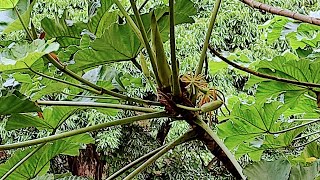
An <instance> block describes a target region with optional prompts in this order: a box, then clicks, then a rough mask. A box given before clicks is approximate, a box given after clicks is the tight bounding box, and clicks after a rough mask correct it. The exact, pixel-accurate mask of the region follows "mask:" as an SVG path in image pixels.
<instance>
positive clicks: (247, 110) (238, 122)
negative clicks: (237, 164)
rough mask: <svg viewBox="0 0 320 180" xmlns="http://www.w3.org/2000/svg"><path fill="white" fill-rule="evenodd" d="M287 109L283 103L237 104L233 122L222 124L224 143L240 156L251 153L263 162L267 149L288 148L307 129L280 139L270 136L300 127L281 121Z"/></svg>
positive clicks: (290, 132) (220, 130)
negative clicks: (261, 158)
mask: <svg viewBox="0 0 320 180" xmlns="http://www.w3.org/2000/svg"><path fill="white" fill-rule="evenodd" d="M287 109H288V106H285V105H284V104H282V103H280V102H272V103H264V104H257V103H256V104H253V105H246V104H240V103H237V104H235V105H234V106H233V111H232V112H231V116H230V119H229V120H228V121H227V122H225V123H223V124H220V125H218V135H219V137H221V138H225V141H224V143H225V144H226V146H227V147H228V148H230V149H235V151H236V157H241V156H242V155H244V154H249V156H250V157H252V158H253V159H254V160H259V159H260V156H261V153H262V152H263V151H264V150H266V149H274V148H281V147H286V146H288V145H290V144H291V143H292V141H293V139H294V138H295V137H296V136H297V135H298V134H299V133H301V132H302V131H303V130H304V128H303V127H302V128H298V129H296V130H292V131H288V132H285V133H282V134H279V135H277V136H274V135H268V133H269V132H270V133H273V132H277V131H280V130H283V129H287V128H290V127H293V126H297V125H299V123H280V122H277V121H278V119H279V118H280V116H281V115H282V114H283V112H285V111H286V110H287ZM300 123H301V122H300Z"/></svg>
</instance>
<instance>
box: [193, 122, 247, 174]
mask: <svg viewBox="0 0 320 180" xmlns="http://www.w3.org/2000/svg"><path fill="white" fill-rule="evenodd" d="M194 122H195V123H196V124H197V125H199V126H200V127H202V129H203V130H204V131H206V132H207V133H208V134H209V135H210V137H211V138H212V139H213V140H214V141H215V142H216V143H217V144H218V146H219V147H220V148H221V149H222V151H223V152H224V153H225V154H226V155H227V157H228V158H229V160H230V161H231V163H232V164H233V166H234V167H235V168H236V169H237V171H238V173H239V175H240V176H241V178H242V179H246V178H245V176H244V175H243V174H242V167H241V166H240V164H239V163H238V161H237V160H236V159H235V157H234V156H233V155H232V153H231V152H230V151H229V149H228V148H227V147H226V145H224V144H223V142H222V141H221V140H220V138H219V137H218V136H217V135H216V134H215V133H214V132H213V130H212V129H211V128H210V127H209V126H208V125H207V124H206V123H205V122H204V121H202V120H201V119H200V118H199V117H198V118H197V119H196V120H195V121H194Z"/></svg>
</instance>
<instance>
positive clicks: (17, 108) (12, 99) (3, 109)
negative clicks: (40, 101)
mask: <svg viewBox="0 0 320 180" xmlns="http://www.w3.org/2000/svg"><path fill="white" fill-rule="evenodd" d="M39 111H41V109H40V108H39V107H38V106H37V105H36V104H35V103H34V102H32V101H30V100H29V99H28V98H27V97H26V96H24V95H22V94H21V93H19V92H18V91H14V92H13V93H8V94H7V95H5V96H2V97H0V114H1V115H7V114H16V113H27V112H39Z"/></svg>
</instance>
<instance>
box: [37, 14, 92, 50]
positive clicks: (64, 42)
mask: <svg viewBox="0 0 320 180" xmlns="http://www.w3.org/2000/svg"><path fill="white" fill-rule="evenodd" d="M64 16H66V15H64ZM68 22H69V21H68V20H67V19H65V17H62V18H59V19H49V18H47V17H46V18H43V19H42V21H41V27H42V28H43V29H44V31H45V33H46V36H45V38H46V39H52V38H56V40H57V42H58V43H59V44H60V45H61V47H67V46H69V45H78V44H80V39H81V32H82V30H83V29H86V28H87V26H86V25H85V24H84V23H82V22H78V23H75V24H73V23H72V22H69V23H68Z"/></svg>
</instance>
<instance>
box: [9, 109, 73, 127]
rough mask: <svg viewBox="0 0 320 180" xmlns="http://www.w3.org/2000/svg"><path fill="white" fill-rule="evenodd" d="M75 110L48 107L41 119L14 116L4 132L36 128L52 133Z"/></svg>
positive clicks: (28, 116) (19, 115) (29, 116)
mask: <svg viewBox="0 0 320 180" xmlns="http://www.w3.org/2000/svg"><path fill="white" fill-rule="evenodd" d="M76 110H77V108H74V107H48V108H46V109H44V110H43V113H42V114H43V119H41V118H39V117H37V116H31V115H26V114H16V115H13V116H11V117H10V118H9V120H8V122H7V124H6V130H14V129H21V128H26V127H36V128H38V129H47V130H48V131H52V130H54V129H55V128H57V127H58V125H60V124H61V123H62V122H64V121H65V120H66V119H67V118H69V117H70V116H71V115H72V114H74V113H75V111H76Z"/></svg>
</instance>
